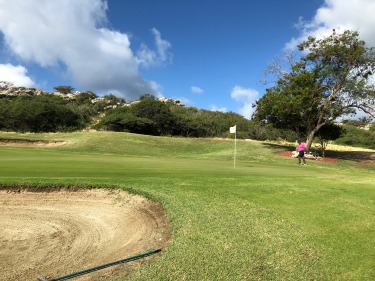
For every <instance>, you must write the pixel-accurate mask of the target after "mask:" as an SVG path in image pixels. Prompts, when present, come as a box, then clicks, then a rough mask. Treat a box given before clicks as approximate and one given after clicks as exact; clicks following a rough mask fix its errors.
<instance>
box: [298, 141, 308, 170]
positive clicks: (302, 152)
mask: <svg viewBox="0 0 375 281" xmlns="http://www.w3.org/2000/svg"><path fill="white" fill-rule="evenodd" d="M305 148H306V145H305V143H304V142H302V141H300V140H299V141H298V146H297V151H298V164H300V165H301V159H302V160H303V165H307V164H306V160H305Z"/></svg>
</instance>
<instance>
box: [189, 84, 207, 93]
mask: <svg viewBox="0 0 375 281" xmlns="http://www.w3.org/2000/svg"><path fill="white" fill-rule="evenodd" d="M190 90H191V92H192V93H194V94H202V93H203V92H204V91H203V89H201V88H199V87H196V86H191V87H190Z"/></svg>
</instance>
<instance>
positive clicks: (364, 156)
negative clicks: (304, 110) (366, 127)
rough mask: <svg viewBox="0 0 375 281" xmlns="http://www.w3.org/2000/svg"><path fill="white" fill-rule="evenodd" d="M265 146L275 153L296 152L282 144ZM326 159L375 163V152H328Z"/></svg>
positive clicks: (266, 144) (291, 147)
mask: <svg viewBox="0 0 375 281" xmlns="http://www.w3.org/2000/svg"><path fill="white" fill-rule="evenodd" d="M263 145H264V146H266V147H269V148H271V149H274V150H275V151H294V150H295V146H291V145H282V144H272V143H263ZM325 157H331V158H336V159H340V160H350V161H356V162H363V161H366V162H367V161H371V162H373V161H375V152H371V151H359V150H358V151H335V150H329V149H328V150H326V151H325Z"/></svg>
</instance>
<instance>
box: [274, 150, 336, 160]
mask: <svg viewBox="0 0 375 281" xmlns="http://www.w3.org/2000/svg"><path fill="white" fill-rule="evenodd" d="M275 154H277V155H280V156H284V157H289V158H291V157H292V152H291V151H278V152H275ZM307 160H313V161H321V162H324V163H336V162H337V158H331V157H324V158H319V159H317V160H316V159H312V158H308V159H307Z"/></svg>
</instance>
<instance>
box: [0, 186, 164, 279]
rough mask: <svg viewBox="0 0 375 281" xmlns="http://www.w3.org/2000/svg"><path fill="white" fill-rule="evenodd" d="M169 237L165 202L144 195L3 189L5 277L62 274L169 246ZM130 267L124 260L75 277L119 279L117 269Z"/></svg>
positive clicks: (0, 270)
mask: <svg viewBox="0 0 375 281" xmlns="http://www.w3.org/2000/svg"><path fill="white" fill-rule="evenodd" d="M169 239H170V233H169V230H168V225H167V220H166V218H165V216H164V213H163V210H162V208H161V206H160V205H158V204H156V203H152V202H150V201H148V200H146V199H145V198H143V197H141V196H138V195H131V194H128V193H126V192H122V191H118V190H116V191H113V190H103V189H95V190H86V191H85V190H79V191H74V192H72V191H68V190H60V191H54V192H31V191H25V190H22V189H20V190H13V191H9V190H0V280H7V281H13V280H14V281H16V280H36V278H37V276H38V275H42V276H44V277H45V278H49V279H51V278H57V277H60V276H64V275H67V274H70V273H73V272H76V271H80V270H84V269H87V268H90V267H94V266H98V265H101V264H104V263H109V262H112V261H115V260H119V259H123V258H127V257H130V256H134V255H138V254H142V253H145V252H147V251H150V250H156V249H159V248H163V247H166V245H167V244H168V241H169ZM150 258H151V259H152V258H153V257H150ZM150 258H146V259H150ZM132 263H134V262H132ZM138 263H140V262H138ZM119 267H123V268H120V269H123V270H119ZM128 268H129V265H127V264H126V265H125V264H124V265H119V266H115V267H114V268H113V267H112V268H108V269H105V270H100V271H97V272H94V273H90V274H87V275H84V276H82V277H79V278H75V279H74V280H98V279H99V276H103V275H107V278H109V279H106V280H113V279H111V277H109V276H112V277H114V275H113V274H114V273H113V271H114V270H117V271H116V272H117V273H116V274H117V275H118V276H117V277H121V276H125V275H126V274H127V273H128V272H127V271H128ZM116 274H115V275H116ZM115 279H116V280H118V279H119V278H118V279H117V278H115Z"/></svg>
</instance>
